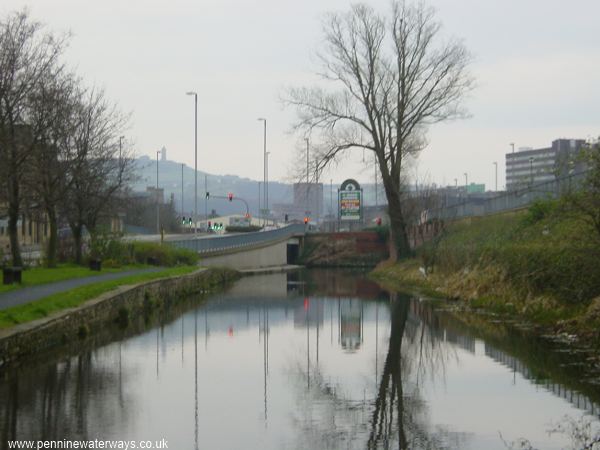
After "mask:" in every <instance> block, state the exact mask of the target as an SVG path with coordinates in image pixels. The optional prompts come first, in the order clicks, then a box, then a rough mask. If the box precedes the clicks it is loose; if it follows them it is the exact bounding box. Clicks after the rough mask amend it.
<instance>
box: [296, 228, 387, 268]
mask: <svg viewBox="0 0 600 450" xmlns="http://www.w3.org/2000/svg"><path fill="white" fill-rule="evenodd" d="M305 239H306V240H305V243H304V249H303V251H302V254H301V255H300V261H299V262H300V264H303V265H305V266H308V267H373V266H375V265H377V264H378V263H379V262H381V261H383V260H385V259H386V258H387V257H388V247H387V245H386V243H385V240H386V236H385V235H383V234H382V233H378V232H375V231H361V232H348V233H318V234H308V235H307V236H306V238H305Z"/></svg>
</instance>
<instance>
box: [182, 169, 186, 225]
mask: <svg viewBox="0 0 600 450" xmlns="http://www.w3.org/2000/svg"><path fill="white" fill-rule="evenodd" d="M184 165H185V164H183V163H181V220H182V221H183V166H184ZM182 223H183V222H182ZM184 225H185V224H184ZM183 232H184V233H185V226H184V231H183Z"/></svg>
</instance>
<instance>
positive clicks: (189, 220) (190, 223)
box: [188, 217, 192, 225]
mask: <svg viewBox="0 0 600 450" xmlns="http://www.w3.org/2000/svg"><path fill="white" fill-rule="evenodd" d="M188 224H189V225H192V218H191V217H190V218H189V219H188Z"/></svg>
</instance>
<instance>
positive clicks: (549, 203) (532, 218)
mask: <svg viewBox="0 0 600 450" xmlns="http://www.w3.org/2000/svg"><path fill="white" fill-rule="evenodd" d="M557 208H558V201H557V200H552V199H548V200H540V199H538V200H535V201H534V202H533V203H532V204H531V205H530V206H529V208H528V209H527V213H526V214H525V216H523V224H524V225H533V224H535V223H538V222H540V221H542V220H544V219H547V218H549V217H551V216H552V214H554V213H555V211H556V210H557Z"/></svg>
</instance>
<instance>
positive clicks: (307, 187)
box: [304, 138, 310, 215]
mask: <svg viewBox="0 0 600 450" xmlns="http://www.w3.org/2000/svg"><path fill="white" fill-rule="evenodd" d="M304 140H305V141H306V189H305V193H306V211H305V213H304V214H306V215H308V208H309V194H310V175H309V170H308V161H309V159H308V158H309V148H310V144H309V141H308V138H304Z"/></svg>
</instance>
